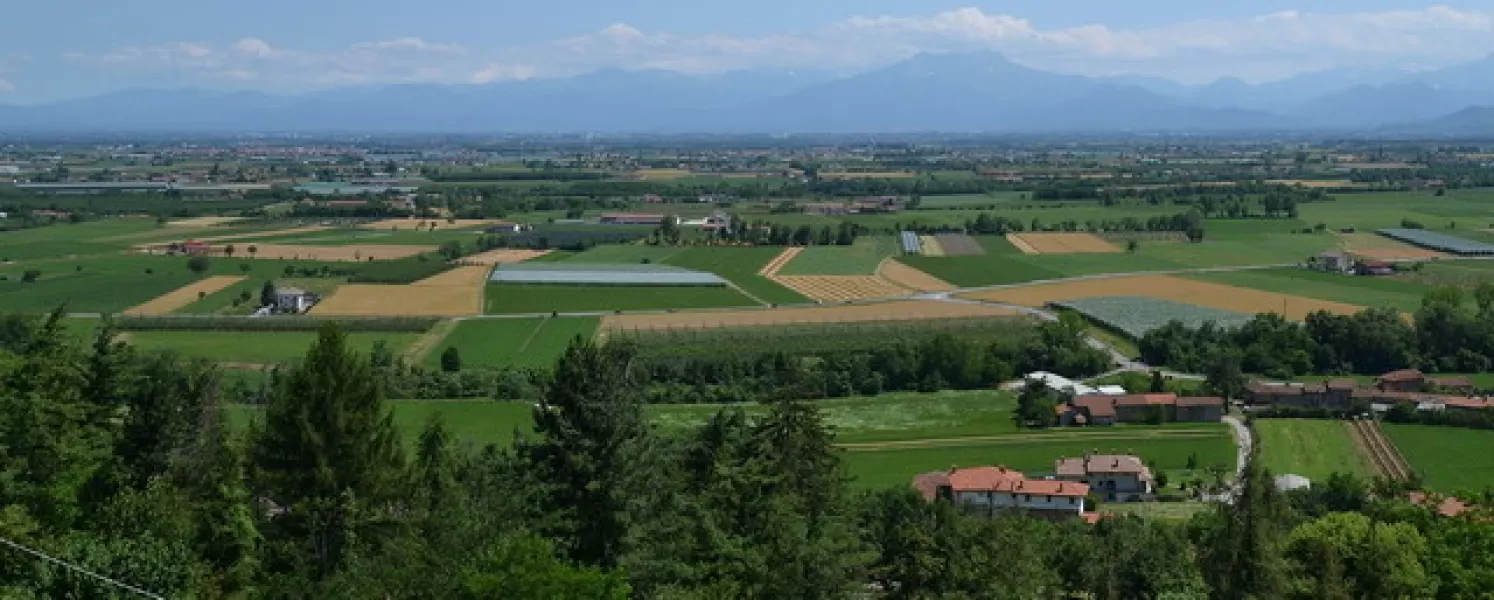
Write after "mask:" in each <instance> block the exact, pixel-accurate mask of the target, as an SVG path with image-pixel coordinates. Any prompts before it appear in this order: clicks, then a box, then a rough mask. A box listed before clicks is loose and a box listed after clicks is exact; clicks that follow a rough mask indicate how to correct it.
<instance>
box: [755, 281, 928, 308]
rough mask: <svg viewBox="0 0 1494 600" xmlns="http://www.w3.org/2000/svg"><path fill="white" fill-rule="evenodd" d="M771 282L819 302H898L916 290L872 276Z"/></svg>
mask: <svg viewBox="0 0 1494 600" xmlns="http://www.w3.org/2000/svg"><path fill="white" fill-rule="evenodd" d="M771 279H772V280H773V281H776V282H778V284H779V285H782V286H783V287H786V288H788V289H791V290H794V291H795V292H798V293H799V294H800V295H802V296H804V297H806V298H809V299H811V300H816V301H819V302H847V301H851V300H872V299H877V298H896V297H898V296H907V295H908V294H911V293H913V290H910V289H908V288H905V287H902V286H899V285H897V284H894V283H892V282H890V281H887V280H886V279H882V278H881V277H876V276H872V275H780V276H776V277H772V278H771Z"/></svg>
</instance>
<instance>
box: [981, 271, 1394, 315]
mask: <svg viewBox="0 0 1494 600" xmlns="http://www.w3.org/2000/svg"><path fill="white" fill-rule="evenodd" d="M964 296H965V297H969V298H975V299H978V300H988V301H992V302H1005V303H1009V304H1020V305H1023V306H1043V305H1044V304H1046V303H1048V302H1052V301H1055V300H1076V299H1079V298H1095V297H1103V296H1151V297H1153V298H1162V299H1164V300H1172V301H1175V302H1183V303H1187V304H1196V305H1198V306H1207V307H1211V308H1218V309H1221V310H1229V311H1234V312H1239V313H1245V314H1256V313H1263V312H1274V313H1277V314H1284V315H1285V316H1286V317H1287V318H1289V319H1295V320H1301V319H1303V318H1305V317H1306V316H1307V315H1308V313H1311V312H1314V311H1319V310H1326V311H1328V312H1331V313H1334V314H1340V315H1347V314H1353V313H1356V312H1359V311H1361V310H1363V309H1364V307H1361V306H1355V305H1353V304H1344V303H1342V302H1329V301H1326V300H1314V299H1312V298H1303V297H1301V296H1290V295H1287V294H1277V293H1274V292H1264V291H1261V290H1253V289H1248V288H1241V287H1235V286H1231V285H1222V284H1218V283H1206V282H1203V281H1193V280H1191V279H1179V278H1177V277H1168V276H1166V275H1142V276H1136V277H1109V278H1104V279H1087V280H1083V281H1070V282H1063V283H1048V284H1041V285H1029V286H1023V287H1015V288H1007V289H1001V290H990V291H985V292H974V293H971V294H965V295H964Z"/></svg>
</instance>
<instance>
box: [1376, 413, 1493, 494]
mask: <svg viewBox="0 0 1494 600" xmlns="http://www.w3.org/2000/svg"><path fill="white" fill-rule="evenodd" d="M1385 434H1386V435H1387V436H1389V437H1390V441H1392V442H1395V445H1396V448H1399V449H1400V451H1401V455H1402V456H1405V457H1406V462H1408V463H1410V464H1411V470H1413V471H1416V473H1417V474H1418V475H1421V477H1422V479H1423V482H1424V483H1425V484H1426V486H1427V488H1428V489H1431V490H1434V491H1438V492H1443V493H1449V494H1452V493H1458V492H1461V491H1465V490H1471V491H1476V492H1482V491H1484V490H1487V489H1490V488H1494V452H1489V448H1491V447H1494V431H1485V430H1480V429H1462V428H1458V427H1439V426H1433V425H1401V424H1396V423H1386V424H1385Z"/></svg>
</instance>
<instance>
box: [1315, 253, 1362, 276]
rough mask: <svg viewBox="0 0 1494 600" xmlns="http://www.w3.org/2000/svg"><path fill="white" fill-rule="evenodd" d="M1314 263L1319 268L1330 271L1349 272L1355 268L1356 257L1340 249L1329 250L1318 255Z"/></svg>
mask: <svg viewBox="0 0 1494 600" xmlns="http://www.w3.org/2000/svg"><path fill="white" fill-rule="evenodd" d="M1313 264H1314V265H1315V266H1316V267H1317V268H1318V269H1320V270H1323V271H1328V272H1330V273H1349V272H1352V271H1353V270H1354V259H1353V258H1351V257H1349V255H1348V254H1345V253H1343V252H1340V251H1338V250H1329V251H1328V252H1324V253H1322V254H1319V255H1317V257H1316V259H1315V261H1314V263H1313Z"/></svg>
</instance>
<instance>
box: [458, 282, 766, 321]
mask: <svg viewBox="0 0 1494 600" xmlns="http://www.w3.org/2000/svg"><path fill="white" fill-rule="evenodd" d="M757 305H758V303H757V302H754V301H753V300H752V299H751V298H748V297H746V296H743V295H742V294H741V293H740V292H738V291H736V290H735V289H732V288H730V287H720V286H717V287H708V286H622V285H609V286H605V287H598V286H585V285H551V284H546V285H522V284H490V285H488V286H487V305H486V309H487V313H488V314H547V313H552V312H560V313H575V312H583V313H584V312H607V311H618V310H668V309H688V308H731V307H742V306H757Z"/></svg>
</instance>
